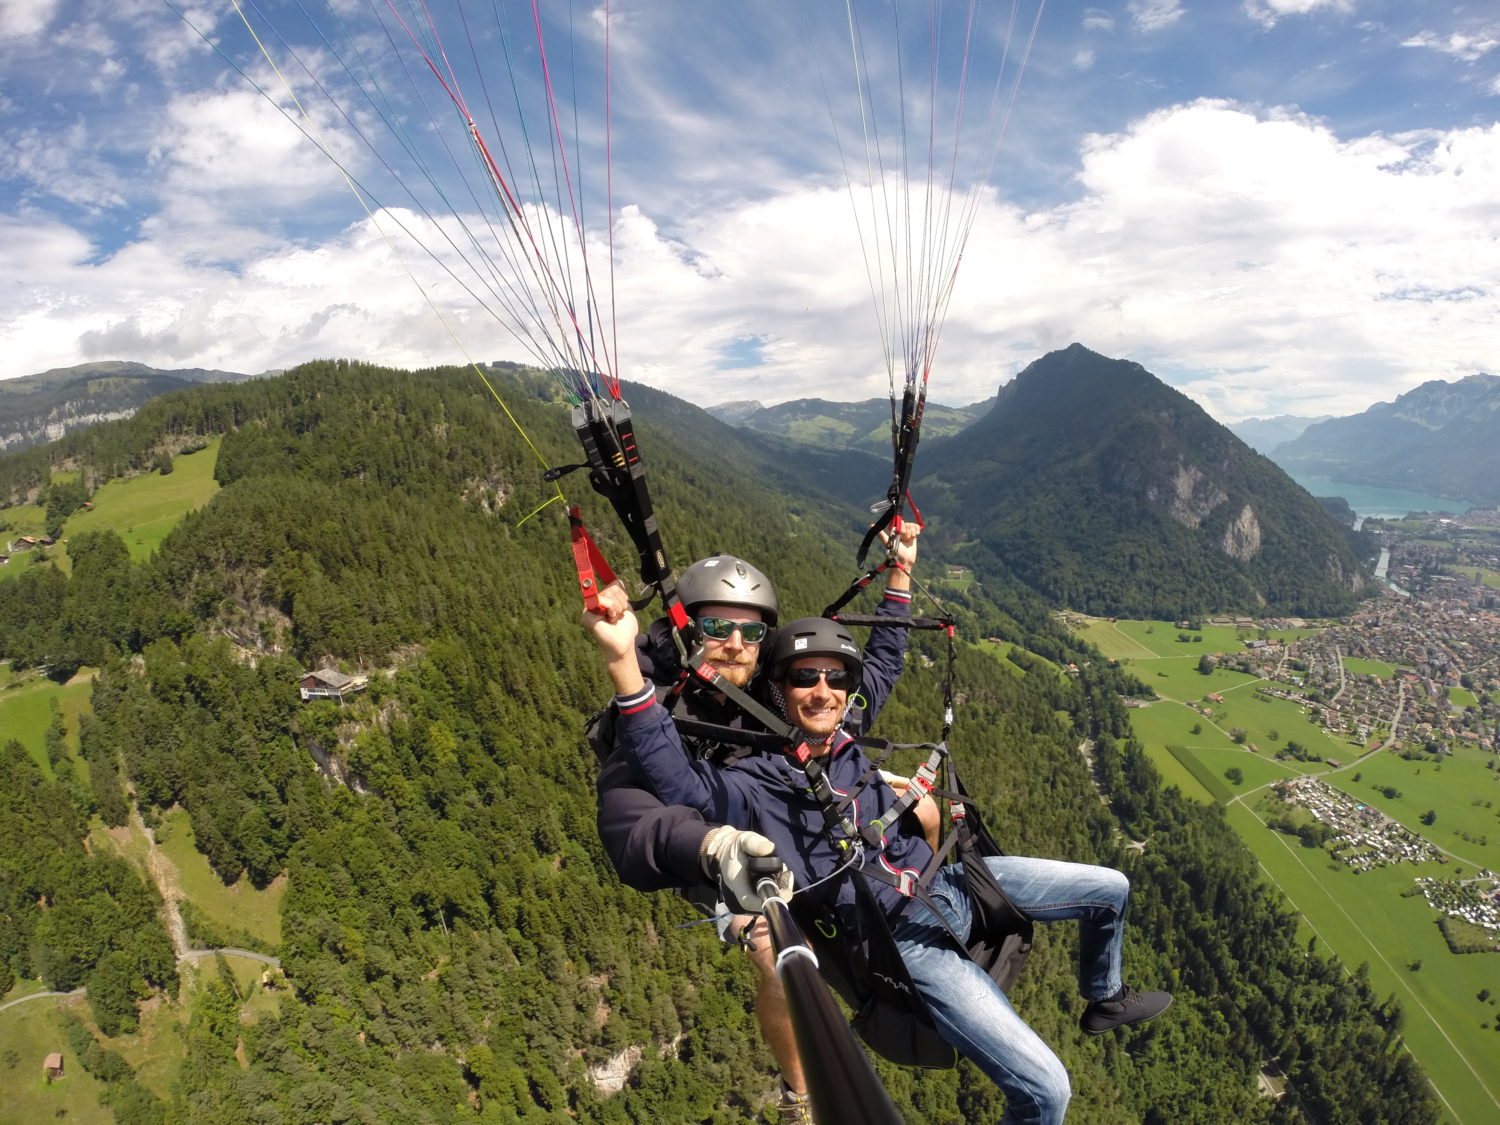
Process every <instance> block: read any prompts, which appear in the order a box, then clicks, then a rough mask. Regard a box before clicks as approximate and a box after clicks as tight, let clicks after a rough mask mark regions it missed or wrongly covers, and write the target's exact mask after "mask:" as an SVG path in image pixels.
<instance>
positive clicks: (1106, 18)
mask: <svg viewBox="0 0 1500 1125" xmlns="http://www.w3.org/2000/svg"><path fill="white" fill-rule="evenodd" d="M1082 22H1083V29H1084V30H1085V31H1113V30H1114V29H1115V17H1114V16H1113V15H1111V14H1110V13H1109V12H1108V11H1106V10H1105V9H1103V8H1085V9H1084V12H1083V21H1082Z"/></svg>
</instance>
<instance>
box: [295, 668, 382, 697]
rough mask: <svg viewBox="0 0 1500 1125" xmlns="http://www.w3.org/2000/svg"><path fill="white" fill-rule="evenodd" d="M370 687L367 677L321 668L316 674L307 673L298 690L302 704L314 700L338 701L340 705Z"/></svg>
mask: <svg viewBox="0 0 1500 1125" xmlns="http://www.w3.org/2000/svg"><path fill="white" fill-rule="evenodd" d="M369 686H370V681H369V678H368V677H366V676H346V675H344V673H342V672H340V671H339V670H338V669H337V668H319V669H318V670H317V671H316V672H305V673H303V675H302V677H301V679H299V680H298V681H297V690H298V692H299V693H300V694H301V696H302V702H303V703H306V702H308V701H309V700H313V699H337V700H338V701H339V702H340V703H342V702H343V701H344V697H345V696H346V695H353V694H354V693H355V692H357V691H364V690H365V688H367V687H369Z"/></svg>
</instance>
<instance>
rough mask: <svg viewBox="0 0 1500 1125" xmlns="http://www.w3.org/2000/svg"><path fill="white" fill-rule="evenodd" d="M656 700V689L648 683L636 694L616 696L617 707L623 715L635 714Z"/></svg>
mask: <svg viewBox="0 0 1500 1125" xmlns="http://www.w3.org/2000/svg"><path fill="white" fill-rule="evenodd" d="M655 702H656V689H655V688H653V687H652V686H651V685H650V684H647V685H646V686H645V687H643V688H642V689H641V690H640V691H638V692H636V693H635V694H634V695H617V696H615V707H616V708H617V709H618V710H619V712H620V714H622V715H634V714H635V713H636V712H638V711H644V710H645V709H646V708H647V707H650V706H651V704H653V703H655Z"/></svg>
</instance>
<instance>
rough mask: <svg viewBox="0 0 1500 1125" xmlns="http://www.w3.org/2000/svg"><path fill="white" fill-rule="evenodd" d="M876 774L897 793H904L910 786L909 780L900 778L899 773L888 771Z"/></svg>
mask: <svg viewBox="0 0 1500 1125" xmlns="http://www.w3.org/2000/svg"><path fill="white" fill-rule="evenodd" d="M877 772H878V773H879V774H880V780H881V781H883V782H885V783H886V784H887V785H889V786H890V787H891V788H892V789H894V790H895V791H896V792H897V793H905V792H906V787H907V786H908V785H910V784H911V778H909V777H902V776H901V775H900V774H899V773H891V772H889V771H888V770H879V771H877Z"/></svg>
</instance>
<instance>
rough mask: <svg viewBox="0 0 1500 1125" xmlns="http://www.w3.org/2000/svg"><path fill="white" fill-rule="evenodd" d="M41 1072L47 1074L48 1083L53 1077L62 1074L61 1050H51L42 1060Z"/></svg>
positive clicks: (58, 1076)
mask: <svg viewBox="0 0 1500 1125" xmlns="http://www.w3.org/2000/svg"><path fill="white" fill-rule="evenodd" d="M42 1073H43V1074H45V1075H46V1076H47V1082H48V1084H51V1082H52V1080H53V1079H55V1078H61V1077H62V1076H63V1057H62V1052H61V1051H53V1052H52V1053H51V1054H50V1055H48V1056H47V1057H46V1058H45V1059H43V1060H42Z"/></svg>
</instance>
